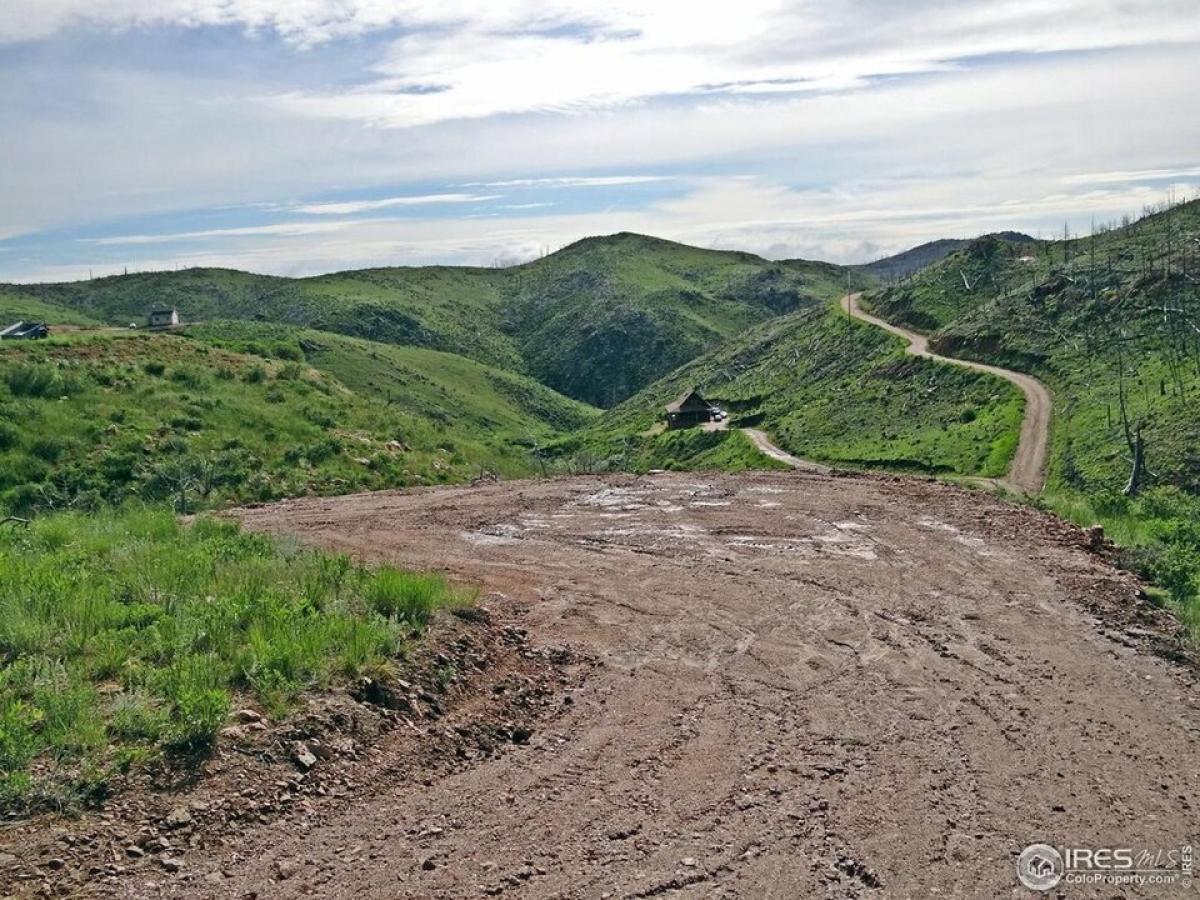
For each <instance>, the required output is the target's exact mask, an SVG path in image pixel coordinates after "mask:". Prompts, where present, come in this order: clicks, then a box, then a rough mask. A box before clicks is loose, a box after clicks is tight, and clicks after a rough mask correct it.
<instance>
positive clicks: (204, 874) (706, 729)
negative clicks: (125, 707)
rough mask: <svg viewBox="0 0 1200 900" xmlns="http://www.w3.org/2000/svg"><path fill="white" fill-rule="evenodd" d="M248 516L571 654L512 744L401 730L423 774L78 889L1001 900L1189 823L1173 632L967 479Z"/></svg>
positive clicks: (552, 489)
mask: <svg viewBox="0 0 1200 900" xmlns="http://www.w3.org/2000/svg"><path fill="white" fill-rule="evenodd" d="M238 514H239V515H240V516H241V517H242V518H243V520H244V521H245V522H246V524H247V526H248V527H250V528H253V529H261V530H268V531H273V532H278V533H284V534H291V535H297V536H299V537H300V538H301V539H303V540H305V541H308V542H311V543H314V544H319V545H322V546H326V547H331V548H334V549H340V550H345V551H349V552H352V553H355V554H356V555H358V556H360V557H363V558H367V559H372V560H388V561H392V562H397V563H401V564H405V565H410V566H419V567H432V568H438V569H443V570H445V571H447V572H450V573H452V574H453V575H454V576H456V577H459V578H462V579H465V580H470V581H475V582H478V583H481V584H482V585H483V586H484V587H485V589H487V590H489V591H493V592H498V593H497V594H493V595H492V597H491V598H490V599H489V600H488V605H489V607H491V608H492V609H493V610H494V611H495V614H496V615H497V616H498V617H500V618H501V619H502V620H506V621H519V622H520V624H521V625H522V626H523V627H524V628H526V629H528V640H529V646H530V650H529V651H528V652H529V653H534V652H535V649H536V648H538V647H570V648H572V650H573V651H574V653H575V657H574V658H576V659H588V660H591V664H590V665H589V666H586V667H584V668H582V669H581V668H578V667H576V669H575V670H573V671H572V676H571V678H568V679H567V680H566V681H564V682H555V681H554V680H553V679H550V680H547V681H546V684H547V685H549V686H550V687H551V688H553V693H552V694H550V695H547V696H545V697H544V700H545V710H548V711H550V712H546V713H545V714H544V715H541V716H540V717H539V718H536V720H534V724H533V726H532V730H533V733H532V735H531V736H530V737H529V740H528V743H526V744H523V745H513V744H511V743H509V744H506V749H503V751H500V750H497V751H496V752H493V753H490V754H486V755H477V756H475V757H472V758H469V759H466V760H462V759H460V760H459V764H457V765H447V764H446V763H445V759H446V755H445V752H444V751H443V750H442V749H440V748H439V747H438V746H437V745H436V743H432V742H431V743H429V745H428V751H427V763H426V765H427V769H426V770H425V774H421V771H422V770H421V768H420V762H419V760H418V759H417V757H416V756H414V755H413V754H412V753H411V752H410V755H409V756H408V757H406V759H409V760H411V761H412V762H411V765H412V766H413V768H412V769H411V770H408V771H410V772H411V774H410V777H406V778H397V777H394V775H392V774H389V773H388V771H387V770H386V766H381V767H380V770H379V773H378V775H377V776H376V777H374V778H366V780H365V781H364V782H363V786H360V787H358V788H355V789H352V790H350V791H349V795H348V796H347V797H346V798H344V800H343V801H342V802H341V803H340V805H338V804H333V805H326V804H325V802H324V801H323V800H321V799H319V798H313V799H312V800H311V802H306V804H305V805H303V806H292V807H290V808H288V809H286V810H277V811H272V812H268V813H267V814H265V815H264V816H263V818H262V821H251V822H248V823H246V824H245V825H244V827H243V828H241V829H240V830H239V831H237V832H236V839H233V838H226V839H223V840H217V839H211V840H208V841H207V842H206V843H205V845H204V846H203V847H202V848H198V849H192V850H186V851H185V852H183V853H182V854H181V862H182V868H181V869H180V871H178V872H176V873H174V874H164V873H163V872H162V871H161V870H157V869H150V868H148V867H147V866H143V867H142V868H140V869H136V868H135V869H134V870H133V875H131V876H128V877H116V878H113V879H111V880H109V881H107V882H103V883H100V882H95V883H93V884H92V885H91V886H90V887H89V888H88V889H87V890H86V892H88V893H94V894H108V895H118V896H126V897H151V896H153V897H158V896H164V897H197V898H200V897H214V898H215V897H221V898H224V897H257V898H263V900H265V898H291V897H296V896H302V895H305V894H311V895H314V896H320V897H329V898H355V900H367V898H389V900H390V898H400V897H411V898H457V897H479V896H496V895H500V896H514V897H522V898H543V897H546V898H548V897H570V898H596V897H613V898H617V897H620V898H634V897H653V896H669V897H729V898H732V897H742V898H756V900H757V898H771V897H779V898H796V897H834V898H845V897H860V896H861V897H872V896H879V897H929V896H935V895H937V896H943V897H998V896H1006V897H1007V896H1013V895H1014V892H1017V893H1016V895H1018V896H1021V895H1022V894H1020V893H1019V891H1020V889H1018V888H1017V881H1016V877H1015V868H1014V861H1015V859H1016V856H1017V854H1018V853H1019V852H1020V850H1021V849H1022V848H1023V847H1024V846H1026V845H1027V844H1030V843H1034V842H1039V841H1044V842H1047V843H1051V844H1055V845H1062V844H1071V845H1077V846H1128V847H1146V848H1155V849H1158V848H1161V849H1163V850H1167V849H1173V848H1178V847H1179V846H1180V845H1182V844H1185V843H1189V842H1191V841H1192V840H1193V839H1194V838H1195V836H1196V835H1197V832H1198V831H1200V809H1198V808H1197V803H1196V800H1195V798H1196V796H1197V795H1198V792H1200V775H1198V773H1200V692H1198V691H1197V686H1196V679H1195V671H1196V670H1195V668H1194V667H1193V665H1192V663H1191V661H1190V660H1189V659H1187V658H1186V656H1181V657H1180V658H1179V659H1178V660H1176V661H1169V660H1167V659H1165V658H1163V654H1172V653H1174V654H1179V653H1180V650H1179V646H1178V643H1177V641H1176V639H1175V636H1174V630H1175V623H1174V621H1173V620H1172V619H1171V617H1169V616H1167V615H1166V614H1164V613H1162V612H1160V611H1158V610H1156V609H1155V608H1153V607H1152V606H1151V605H1150V604H1148V603H1147V602H1145V601H1144V600H1142V599H1140V597H1139V587H1138V584H1137V583H1136V581H1135V579H1133V578H1132V577H1131V576H1129V575H1127V574H1124V573H1121V572H1119V571H1117V570H1116V569H1114V568H1112V567H1111V566H1109V565H1108V564H1107V563H1105V562H1104V561H1102V560H1100V559H1098V558H1097V557H1095V556H1094V555H1092V554H1091V553H1089V552H1088V551H1087V550H1086V549H1085V547H1084V542H1083V537H1082V535H1081V533H1080V532H1079V531H1078V530H1077V529H1075V528H1073V527H1071V526H1068V525H1065V524H1063V523H1061V522H1059V521H1057V520H1055V519H1052V518H1050V517H1048V516H1044V515H1042V514H1040V513H1037V512H1035V511H1032V510H1029V509H1025V508H1022V507H1017V506H1011V505H1007V504H1004V503H1002V502H1001V501H998V500H996V499H994V498H992V497H989V496H987V495H985V494H981V493H973V492H971V491H968V490H965V489H962V488H958V487H955V486H951V485H945V484H938V483H932V482H923V481H917V480H912V479H899V478H889V477H885V476H850V477H830V476H823V475H816V474H810V473H805V472H788V473H770V474H765V473H760V474H750V475H740V476H729V475H715V474H699V473H691V474H677V473H668V474H662V475H655V476H647V477H641V478H638V477H634V476H605V477H598V476H597V477H577V478H570V479H560V480H552V481H542V482H509V483H501V484H494V485H486V486H480V487H461V488H444V489H428V490H419V491H410V492H388V493H378V494H369V495H357V496H350V497H342V498H336V499H307V500H298V501H288V502H283V503H279V504H276V505H272V506H267V507H262V508H257V509H248V510H242V511H240V512H239V513H238ZM501 595H502V596H501ZM535 655H536V654H535ZM545 661H546V662H547V663H548V664H550V665H557V664H556V663H554V662H553V654H547V655H546V657H545ZM555 684H557V685H558V687H556V688H555V687H554V685H555ZM568 700H569V702H568ZM486 706H487V704H486V703H485V702H484V701H483V700H480V701H478V702H477V703H476V704H475V707H474V709H475V712H474V713H471V712H470V711H469V710H468V712H467V713H464V714H465V715H474V714H478V715H486ZM402 733H403V730H401V731H399V732H397V734H402ZM438 733H439V732H438V731H437V729H436V728H434V727H430V729H429V731H428V735H429V736H433V735H436V734H438ZM428 739H429V738H427V740H428ZM389 740H390V739H389V738H388V737H387V735H386V734H385V735H384V736H383V737H382V738H381V741H382V745H381V747H380V749H379V751H378V752H379V753H380V754H381V755H382V757H383V758H385V759H386V758H389V754H392V753H393V752H394V751H393V750H392V749H391V747H390V744H389ZM411 749H412V750H413V752H415V750H416V749H418V748H417V747H416V746H414V747H413V748H411ZM151 875H152V876H153V877H149V876H151ZM1064 890H1065V894H1064V895H1066V896H1092V895H1093V894H1091V893H1089V890H1090V889H1087V888H1069V889H1065V888H1064ZM1164 893H1170V891H1169V890H1167V891H1164V890H1163V889H1157V890H1155V889H1152V888H1146V889H1144V891H1143V890H1142V889H1138V888H1123V889H1121V895H1122V896H1162V895H1163V894H1164ZM1103 895H1104V896H1114V893H1113V890H1112V889H1110V890H1108V891H1107V892H1105V893H1104V894H1103Z"/></svg>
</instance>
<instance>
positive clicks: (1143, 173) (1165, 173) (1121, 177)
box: [1062, 166, 1200, 184]
mask: <svg viewBox="0 0 1200 900" xmlns="http://www.w3.org/2000/svg"><path fill="white" fill-rule="evenodd" d="M1167 178H1175V179H1179V178H1200V166H1184V167H1182V168H1170V169H1117V170H1116V171H1113V172H1083V173H1081V174H1078V175H1067V176H1066V177H1064V178H1063V179H1062V182H1063V184H1124V183H1126V182H1130V181H1162V180H1164V179H1167Z"/></svg>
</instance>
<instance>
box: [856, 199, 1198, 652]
mask: <svg viewBox="0 0 1200 900" xmlns="http://www.w3.org/2000/svg"><path fill="white" fill-rule="evenodd" d="M964 275H965V276H966V280H967V283H969V284H970V285H971V289H970V290H967V289H966V287H965V285H964V282H963V277H964ZM864 303H865V305H866V306H868V307H869V308H871V309H873V310H875V311H876V312H877V313H879V314H880V315H882V316H883V317H885V318H888V319H891V320H893V321H898V322H906V323H908V324H910V325H915V326H917V327H919V328H924V329H926V330H931V331H933V334H932V336H931V344H932V346H933V347H934V348H935V349H937V350H938V351H939V352H942V353H945V354H948V355H952V356H961V357H967V358H972V359H979V360H983V361H985V362H991V363H996V364H1000V365H1005V366H1008V367H1011V368H1014V369H1019V370H1022V371H1027V372H1030V373H1031V374H1033V375H1036V376H1037V377H1038V378H1040V379H1042V380H1043V381H1044V382H1045V383H1046V384H1047V385H1048V386H1049V387H1050V389H1051V391H1052V393H1053V395H1054V398H1055V409H1054V418H1053V421H1052V424H1051V443H1050V460H1049V483H1048V487H1047V497H1046V500H1047V502H1048V503H1049V505H1050V506H1051V508H1053V509H1055V510H1056V511H1058V512H1059V513H1060V514H1062V515H1064V516H1065V517H1067V518H1070V519H1072V520H1073V521H1076V522H1079V523H1080V524H1083V525H1091V524H1096V523H1099V524H1103V525H1104V526H1105V527H1106V529H1107V530H1108V532H1109V534H1110V536H1111V537H1112V538H1113V539H1114V540H1115V541H1116V542H1117V543H1118V544H1120V545H1121V546H1123V547H1126V548H1127V549H1128V550H1129V553H1128V554H1127V555H1126V559H1127V562H1128V563H1129V564H1130V565H1131V566H1132V567H1133V568H1134V569H1136V570H1137V571H1139V572H1140V573H1141V574H1143V575H1145V576H1147V577H1149V578H1153V579H1155V580H1156V581H1157V582H1158V583H1159V584H1161V585H1163V586H1164V587H1168V588H1169V594H1170V596H1171V598H1172V602H1173V604H1174V606H1175V608H1176V609H1177V610H1178V611H1179V612H1180V615H1181V616H1182V617H1183V618H1184V620H1185V621H1187V622H1188V623H1189V627H1190V628H1192V629H1193V633H1196V631H1195V629H1196V621H1197V609H1198V608H1200V532H1197V530H1196V528H1195V526H1194V523H1195V522H1196V521H1197V519H1198V518H1200V500H1198V498H1200V201H1193V202H1191V203H1187V204H1183V205H1181V206H1177V207H1175V208H1173V209H1169V210H1161V211H1158V212H1156V213H1154V214H1151V215H1148V216H1146V217H1144V218H1142V219H1140V220H1138V221H1136V222H1131V223H1128V224H1126V225H1124V226H1123V227H1118V228H1106V229H1100V230H1098V233H1097V234H1096V236H1095V237H1094V238H1092V237H1088V238H1082V239H1077V240H1069V241H1039V242H1034V243H1032V244H1022V245H1010V244H1005V243H1003V242H1000V241H997V240H993V239H982V240H980V241H976V242H973V243H972V244H970V245H968V246H967V247H966V248H964V249H963V250H961V251H959V252H957V253H954V254H952V255H951V256H949V257H947V258H946V259H944V260H942V261H941V262H939V263H936V264H935V265H932V266H930V267H929V268H927V269H925V270H923V271H921V272H920V273H918V274H917V275H915V276H914V277H912V278H909V279H906V280H904V281H901V282H900V283H898V284H895V285H891V286H888V287H886V288H883V289H880V290H877V291H873V292H871V293H869V294H868V295H867V297H866V298H865V299H864ZM1122 392H1123V393H1124V394H1125V407H1126V414H1127V416H1128V419H1129V420H1130V422H1131V423H1136V422H1141V423H1142V424H1143V426H1144V432H1143V433H1144V437H1145V441H1146V455H1147V463H1148V468H1149V470H1150V473H1151V477H1150V478H1149V485H1150V489H1149V490H1148V491H1147V493H1146V496H1144V497H1137V498H1126V497H1123V496H1122V495H1121V490H1122V488H1123V487H1124V485H1125V483H1126V480H1127V478H1128V476H1129V469H1130V463H1129V450H1128V447H1127V445H1126V440H1125V433H1124V426H1123V422H1122V417H1121V394H1122ZM1198 636H1200V635H1198Z"/></svg>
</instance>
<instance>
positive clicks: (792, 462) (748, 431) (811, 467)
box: [742, 428, 832, 473]
mask: <svg viewBox="0 0 1200 900" xmlns="http://www.w3.org/2000/svg"><path fill="white" fill-rule="evenodd" d="M742 434H744V435H746V437H748V438H750V442H751V443H752V444H754V446H755V447H756V448H758V452H759V453H761V454H763V455H764V456H769V457H771V459H777V460H779V461H780V462H781V463H786V464H787V465H789V466H791V467H792V468H793V469H800V470H801V471H804V472H826V473H827V472H831V471H832V469H830V468H829V467H828V466H823V465H821V464H820V463H815V462H813V461H812V460H809V459H801V458H800V457H799V456H792V454H790V453H788V452H787V451H786V450H784V449H782V448H780V447H776V446H775V445H774V444H773V443H772V442H771V439H770V438H769V437H768V436H767V433H766V432H765V431H760V430H759V429H757V428H743V429H742Z"/></svg>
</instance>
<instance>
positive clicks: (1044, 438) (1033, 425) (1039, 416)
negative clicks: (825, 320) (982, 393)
mask: <svg viewBox="0 0 1200 900" xmlns="http://www.w3.org/2000/svg"><path fill="white" fill-rule="evenodd" d="M860 296H862V295H861V294H847V295H846V296H845V297H844V298H843V301H842V302H843V305H844V308H845V309H846V312H847V313H848V314H849V315H852V316H855V317H856V318H858V319H861V320H862V321H864V322H869V323H870V324H872V325H875V326H877V327H879V328H882V329H883V330H884V331H889V332H891V333H892V334H894V335H897V336H899V337H902V338H904V339H905V340H906V341H908V352H909V353H911V354H912V355H914V356H924V357H927V358H929V359H936V360H938V361H939V362H944V363H950V364H951V365H955V366H962V367H963V368H967V369H974V370H975V371H977V372H987V373H989V374H991V375H995V376H997V377H998V378H1003V379H1004V380H1005V381H1009V382H1011V383H1012V384H1015V385H1016V386H1017V387H1018V388H1019V389H1020V390H1021V393H1023V394H1024V395H1025V418H1024V420H1023V421H1022V422H1021V437H1020V441H1019V442H1018V444H1017V451H1016V453H1015V454H1014V455H1013V460H1012V464H1011V466H1010V467H1009V470H1008V476H1007V477H1006V478H1003V479H1000V484H1003V485H1004V486H1005V487H1007V488H1009V489H1010V490H1012V491H1015V492H1017V493H1024V494H1037V493H1041V490H1042V488H1043V487H1045V484H1046V447H1047V445H1048V443H1049V438H1050V415H1051V412H1052V410H1053V402H1052V401H1051V399H1050V392H1049V391H1048V390H1047V389H1046V386H1045V385H1044V384H1042V383H1041V382H1040V381H1038V380H1037V379H1036V378H1033V377H1031V376H1029V375H1026V374H1024V373H1022V372H1014V371H1012V370H1011V369H1002V368H1001V367H999V366H991V365H988V364H987V363H980V362H972V361H970V360H966V359H956V358H955V357H952V356H940V355H938V354H937V353H933V352H932V351H930V349H929V339H928V338H927V337H926V336H925V335H923V334H920V333H918V332H915V331H909V330H908V329H907V328H901V327H900V326H899V325H893V324H892V323H891V322H887V321H884V320H883V319H880V318H879V317H877V316H873V315H871V314H870V313H868V312H865V311H864V310H863V309H862V307H860V306H859V305H858V298H859V297H860Z"/></svg>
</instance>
